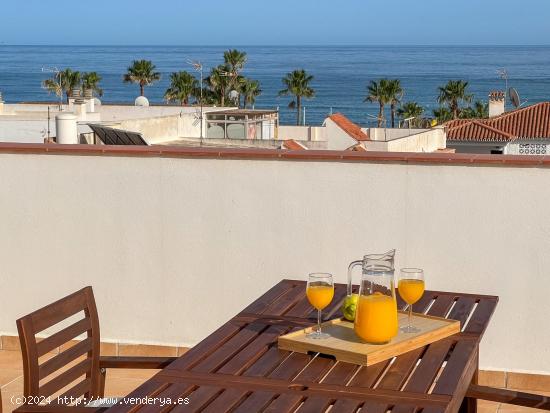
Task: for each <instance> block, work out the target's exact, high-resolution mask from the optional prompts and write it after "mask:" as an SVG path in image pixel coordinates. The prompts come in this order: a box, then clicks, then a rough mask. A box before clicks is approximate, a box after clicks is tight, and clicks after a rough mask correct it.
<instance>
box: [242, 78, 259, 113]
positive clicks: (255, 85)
mask: <svg viewBox="0 0 550 413" xmlns="http://www.w3.org/2000/svg"><path fill="white" fill-rule="evenodd" d="M241 93H242V95H243V97H244V102H243V105H244V107H245V109H246V108H247V107H248V105H251V106H254V103H256V98H257V97H258V96H260V94H261V93H262V89H260V82H259V81H257V80H252V79H245V81H244V82H243V84H242V85H241Z"/></svg>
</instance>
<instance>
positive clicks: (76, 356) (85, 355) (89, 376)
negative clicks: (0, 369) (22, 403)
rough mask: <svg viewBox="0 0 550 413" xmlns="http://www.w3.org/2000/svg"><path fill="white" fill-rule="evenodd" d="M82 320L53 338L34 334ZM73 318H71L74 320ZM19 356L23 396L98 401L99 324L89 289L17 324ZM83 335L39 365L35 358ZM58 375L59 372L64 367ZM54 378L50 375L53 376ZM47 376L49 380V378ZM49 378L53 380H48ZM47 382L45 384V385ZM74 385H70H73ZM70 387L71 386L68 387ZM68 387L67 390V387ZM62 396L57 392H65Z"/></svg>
mask: <svg viewBox="0 0 550 413" xmlns="http://www.w3.org/2000/svg"><path fill="white" fill-rule="evenodd" d="M82 312H83V316H84V317H83V318H82V319H80V320H78V321H76V322H74V323H73V324H71V325H69V326H68V327H65V326H64V325H62V327H59V326H57V328H58V330H59V331H57V332H55V333H54V334H52V335H50V336H49V337H47V338H44V339H38V340H37V337H36V334H39V333H40V332H42V331H44V330H46V329H47V328H50V327H53V326H55V325H56V324H58V323H60V322H62V321H64V320H66V319H68V318H69V317H73V316H76V317H78V316H77V315H79V313H82ZM76 317H75V318H76ZM17 329H18V331H19V340H20V342H21V351H22V354H23V370H24V394H25V396H44V397H48V396H56V395H60V396H67V397H74V398H78V397H80V396H84V397H86V398H90V397H100V396H101V395H100V371H99V346H100V338H99V320H98V316H97V308H96V305H95V300H94V294H93V291H92V287H86V288H83V289H82V290H80V291H77V292H75V293H73V294H71V295H69V296H67V297H65V298H62V299H61V300H59V301H56V302H55V303H53V304H50V305H47V306H46V307H44V308H41V309H40V310H37V311H35V312H33V313H31V314H29V315H27V316H25V317H22V318H20V319H19V320H17ZM84 333H86V338H85V339H84V340H82V341H79V342H78V343H77V344H75V345H73V346H71V347H69V346H67V347H68V348H67V349H64V350H63V351H60V352H59V354H56V355H55V356H53V357H52V358H49V359H48V360H46V361H44V362H42V363H40V360H39V358H40V357H42V356H44V355H46V354H47V353H49V352H52V351H55V350H56V349H57V348H59V347H60V346H62V345H64V344H66V343H70V342H71V340H73V339H75V338H76V337H77V336H79V335H82V334H84ZM67 365H70V367H69V368H68V369H64V370H63V371H62V372H61V373H59V370H60V369H63V368H64V367H67ZM56 372H57V374H54V373H56ZM50 376H51V377H50ZM52 377H53V378H52ZM46 379H47V381H46ZM73 383H74V385H73ZM70 385H71V386H70ZM68 386H70V387H68ZM67 388H68V390H66V391H64V392H63V393H62V394H59V391H60V390H62V389H67Z"/></svg>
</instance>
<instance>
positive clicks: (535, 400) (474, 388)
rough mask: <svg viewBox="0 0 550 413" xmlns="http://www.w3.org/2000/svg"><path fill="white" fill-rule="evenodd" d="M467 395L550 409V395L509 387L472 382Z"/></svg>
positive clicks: (492, 400)
mask: <svg viewBox="0 0 550 413" xmlns="http://www.w3.org/2000/svg"><path fill="white" fill-rule="evenodd" d="M466 397H470V398H472V399H478V400H487V401H491V402H498V403H505V404H513V405H516V406H523V407H533V408H536V409H542V410H550V397H547V396H542V395H540V394H530V393H523V392H519V391H514V390H508V389H497V388H493V387H486V386H478V385H477V384H470V387H469V388H468V392H467V393H466Z"/></svg>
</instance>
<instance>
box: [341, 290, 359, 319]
mask: <svg viewBox="0 0 550 413" xmlns="http://www.w3.org/2000/svg"><path fill="white" fill-rule="evenodd" d="M358 300H359V294H352V295H348V296H347V297H346V299H345V300H344V304H342V313H343V314H344V318H345V319H346V320H349V321H355V311H356V310H357V301H358Z"/></svg>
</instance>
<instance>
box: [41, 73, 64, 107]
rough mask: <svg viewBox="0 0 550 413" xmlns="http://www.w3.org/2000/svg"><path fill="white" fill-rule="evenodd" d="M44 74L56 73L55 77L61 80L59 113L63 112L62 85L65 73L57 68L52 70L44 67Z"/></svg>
mask: <svg viewBox="0 0 550 413" xmlns="http://www.w3.org/2000/svg"><path fill="white" fill-rule="evenodd" d="M42 73H55V76H56V77H58V78H59V111H60V112H63V87H62V84H61V77H62V76H63V73H62V72H61V71H60V70H59V69H58V68H57V67H56V66H54V67H51V68H50V67H44V66H42Z"/></svg>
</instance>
